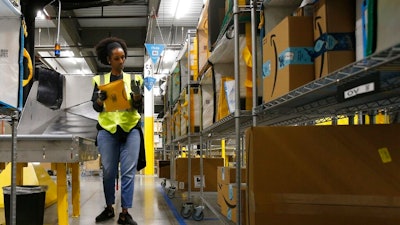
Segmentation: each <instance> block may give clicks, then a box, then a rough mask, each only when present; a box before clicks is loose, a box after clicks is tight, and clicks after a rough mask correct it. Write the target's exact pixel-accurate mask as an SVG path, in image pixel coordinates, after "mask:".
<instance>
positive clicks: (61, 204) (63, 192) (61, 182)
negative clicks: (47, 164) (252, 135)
mask: <svg viewBox="0 0 400 225" xmlns="http://www.w3.org/2000/svg"><path fill="white" fill-rule="evenodd" d="M57 211H58V212H57V213H58V225H68V189H67V165H66V164H65V163H57Z"/></svg>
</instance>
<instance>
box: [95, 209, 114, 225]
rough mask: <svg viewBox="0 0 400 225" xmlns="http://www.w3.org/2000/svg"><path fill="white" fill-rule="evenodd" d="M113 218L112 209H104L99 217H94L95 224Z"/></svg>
mask: <svg viewBox="0 0 400 225" xmlns="http://www.w3.org/2000/svg"><path fill="white" fill-rule="evenodd" d="M114 216H115V214H114V208H111V209H109V208H107V207H106V208H105V209H104V211H103V212H101V213H100V215H98V216H97V217H96V223H97V222H102V221H106V220H108V219H111V218H113V217H114Z"/></svg>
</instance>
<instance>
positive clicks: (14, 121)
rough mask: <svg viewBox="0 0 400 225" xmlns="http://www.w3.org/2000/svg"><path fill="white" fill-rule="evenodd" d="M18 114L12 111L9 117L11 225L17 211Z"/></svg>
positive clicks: (13, 224) (14, 222)
mask: <svg viewBox="0 0 400 225" xmlns="http://www.w3.org/2000/svg"><path fill="white" fill-rule="evenodd" d="M18 118H19V112H18V111H17V110H16V111H14V113H13V115H12V116H11V129H12V146H11V193H10V209H11V210H10V221H11V224H12V225H15V224H16V218H17V217H16V211H17V210H16V209H17V195H16V185H17V184H16V180H17V175H16V173H17V123H18V122H17V121H18Z"/></svg>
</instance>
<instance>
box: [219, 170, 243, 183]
mask: <svg viewBox="0 0 400 225" xmlns="http://www.w3.org/2000/svg"><path fill="white" fill-rule="evenodd" d="M241 171H242V172H241V174H240V176H241V177H240V180H241V182H242V183H246V182H247V177H246V168H242V169H241ZM217 183H218V184H231V183H236V167H218V171H217Z"/></svg>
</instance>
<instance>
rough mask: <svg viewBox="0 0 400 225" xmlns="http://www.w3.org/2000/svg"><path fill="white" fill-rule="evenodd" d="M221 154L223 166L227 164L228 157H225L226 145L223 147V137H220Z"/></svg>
mask: <svg viewBox="0 0 400 225" xmlns="http://www.w3.org/2000/svg"><path fill="white" fill-rule="evenodd" d="M221 155H222V158H223V159H224V166H227V165H228V159H227V157H226V147H225V139H221Z"/></svg>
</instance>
